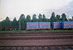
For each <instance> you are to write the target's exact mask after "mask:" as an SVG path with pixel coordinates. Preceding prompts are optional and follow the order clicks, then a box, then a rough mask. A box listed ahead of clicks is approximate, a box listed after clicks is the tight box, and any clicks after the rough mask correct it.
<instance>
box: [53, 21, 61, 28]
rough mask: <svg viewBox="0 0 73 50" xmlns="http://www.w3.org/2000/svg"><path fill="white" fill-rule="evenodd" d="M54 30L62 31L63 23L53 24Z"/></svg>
mask: <svg viewBox="0 0 73 50" xmlns="http://www.w3.org/2000/svg"><path fill="white" fill-rule="evenodd" d="M53 29H61V22H53Z"/></svg>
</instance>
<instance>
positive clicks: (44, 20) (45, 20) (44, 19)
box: [42, 14, 47, 22]
mask: <svg viewBox="0 0 73 50" xmlns="http://www.w3.org/2000/svg"><path fill="white" fill-rule="evenodd" d="M42 21H43V22H47V18H46V16H45V14H43V17H42Z"/></svg>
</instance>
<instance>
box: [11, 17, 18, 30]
mask: <svg viewBox="0 0 73 50" xmlns="http://www.w3.org/2000/svg"><path fill="white" fill-rule="evenodd" d="M11 24H12V28H13V29H14V30H17V29H18V21H17V20H16V18H14V19H13V21H12V23H11Z"/></svg>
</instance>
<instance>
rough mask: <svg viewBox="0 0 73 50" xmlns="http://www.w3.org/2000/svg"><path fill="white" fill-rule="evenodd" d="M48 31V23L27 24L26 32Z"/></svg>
mask: <svg viewBox="0 0 73 50" xmlns="http://www.w3.org/2000/svg"><path fill="white" fill-rule="evenodd" d="M40 29H50V22H27V27H26V30H40Z"/></svg>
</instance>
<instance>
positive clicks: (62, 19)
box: [61, 13, 67, 22]
mask: <svg viewBox="0 0 73 50" xmlns="http://www.w3.org/2000/svg"><path fill="white" fill-rule="evenodd" d="M61 21H63V22H64V21H67V18H66V14H65V13H63V14H62V18H61Z"/></svg>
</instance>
